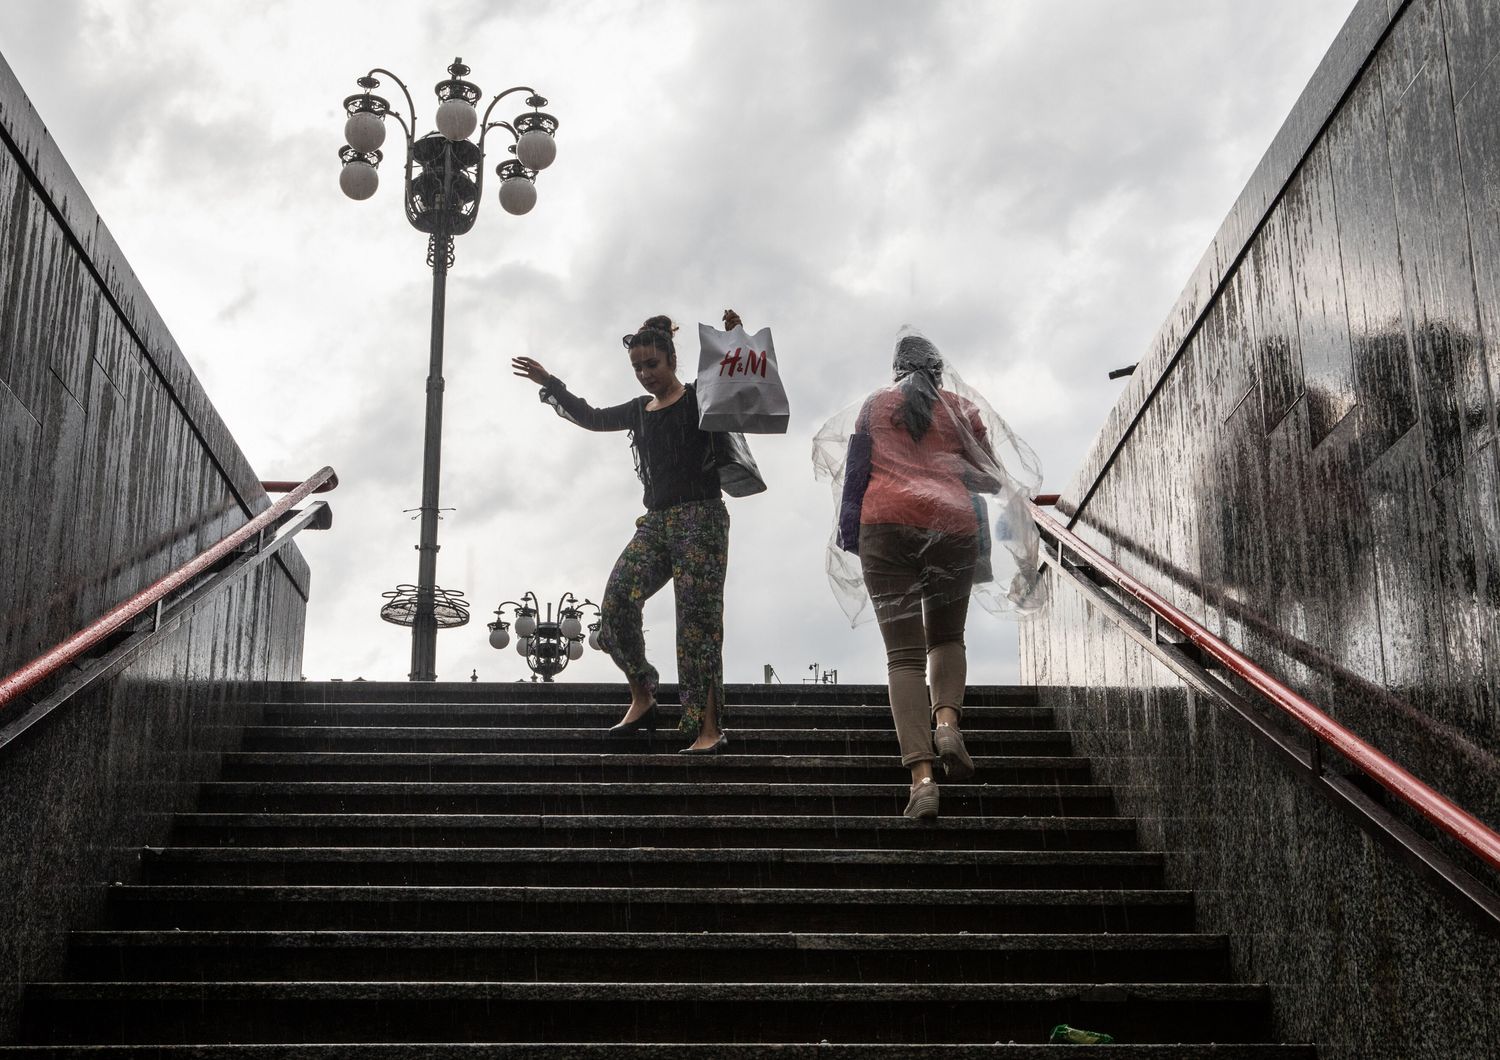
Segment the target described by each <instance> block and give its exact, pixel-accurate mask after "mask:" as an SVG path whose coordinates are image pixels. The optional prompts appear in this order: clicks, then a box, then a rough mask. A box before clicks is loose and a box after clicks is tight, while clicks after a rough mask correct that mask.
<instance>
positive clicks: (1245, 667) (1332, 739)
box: [1027, 497, 1500, 870]
mask: <svg viewBox="0 0 1500 1060" xmlns="http://www.w3.org/2000/svg"><path fill="white" fill-rule="evenodd" d="M1048 499H1049V498H1044V497H1038V498H1037V501H1046V500H1048ZM1051 502H1052V503H1056V500H1055V498H1051ZM1027 507H1029V508H1030V509H1031V516H1032V518H1033V519H1034V520H1036V524H1037V526H1039V527H1041V528H1042V529H1043V530H1045V531H1046V532H1047V533H1048V534H1049V535H1051V536H1052V537H1054V538H1056V539H1057V540H1059V541H1062V542H1065V543H1066V544H1067V546H1068V548H1069V549H1070V550H1071V551H1073V552H1076V553H1077V554H1078V555H1079V556H1080V557H1082V558H1083V559H1084V560H1085V561H1087V563H1088V564H1089V565H1090V566H1091V567H1093V568H1094V570H1096V571H1098V572H1099V573H1100V574H1102V575H1103V576H1104V577H1105V578H1107V579H1109V580H1110V581H1111V582H1113V583H1114V584H1115V585H1117V586H1119V587H1120V588H1121V589H1123V590H1124V591H1125V592H1127V593H1129V594H1130V595H1131V596H1133V597H1135V598H1136V599H1137V600H1139V601H1140V602H1141V603H1143V604H1145V605H1146V606H1147V607H1149V608H1150V609H1151V610H1152V611H1154V612H1156V614H1157V615H1158V616H1159V617H1160V618H1161V619H1162V620H1164V621H1165V622H1166V623H1167V624H1168V625H1171V626H1172V627H1174V628H1175V629H1177V630H1178V632H1180V633H1181V634H1182V635H1183V636H1185V637H1186V638H1187V639H1188V640H1189V641H1191V642H1192V643H1193V644H1195V645H1197V646H1198V648H1199V649H1201V650H1202V651H1203V652H1205V653H1206V654H1208V655H1210V656H1212V657H1213V658H1215V659H1217V660H1218V661H1219V662H1220V663H1222V664H1223V665H1224V667H1225V668H1226V669H1228V670H1229V671H1230V672H1232V673H1234V674H1236V675H1237V676H1239V677H1240V678H1242V679H1244V680H1245V681H1246V682H1247V683H1248V684H1249V685H1250V686H1251V687H1253V688H1254V689H1255V690H1256V691H1257V692H1259V693H1260V694H1261V695H1263V696H1265V697H1266V698H1267V699H1269V700H1270V701H1271V702H1272V703H1275V704H1276V705H1277V706H1278V707H1280V708H1281V709H1282V710H1283V711H1284V712H1286V713H1287V714H1288V715H1290V716H1291V717H1292V718H1294V719H1295V720H1296V721H1297V722H1299V723H1300V724H1301V725H1303V726H1304V727H1305V728H1306V729H1307V730H1308V731H1309V732H1311V733H1312V734H1313V735H1314V736H1315V737H1317V738H1318V740H1320V741H1321V742H1323V743H1325V744H1327V745H1328V746H1329V747H1331V748H1333V749H1334V750H1335V751H1337V752H1338V753H1339V754H1341V755H1343V756H1344V757H1346V758H1348V759H1349V760H1350V761H1351V762H1353V763H1354V764H1355V765H1357V766H1359V768H1360V769H1361V770H1363V771H1364V773H1365V774H1366V775H1367V776H1369V777H1370V778H1371V779H1372V780H1374V781H1375V782H1376V783H1377V784H1379V785H1380V786H1381V787H1383V788H1385V789H1386V790H1387V791H1389V792H1390V793H1391V794H1392V795H1394V796H1396V798H1398V799H1400V800H1401V801H1402V802H1404V803H1406V805H1408V806H1410V807H1411V808H1412V809H1414V810H1416V811H1417V812H1418V813H1420V814H1421V815H1422V816H1423V817H1425V818H1427V819H1428V820H1429V821H1431V822H1432V823H1433V824H1434V825H1436V826H1437V827H1438V828H1439V829H1441V830H1442V831H1443V832H1444V833H1446V834H1447V835H1449V836H1452V837H1453V838H1454V839H1456V840H1458V841H1459V842H1460V843H1462V844H1463V845H1464V846H1465V847H1467V848H1468V849H1469V850H1471V851H1473V852H1474V854H1475V855H1477V856H1478V857H1479V858H1480V859H1481V860H1482V861H1484V863H1485V864H1486V865H1488V866H1490V868H1492V869H1496V870H1500V833H1497V832H1496V831H1495V830H1494V829H1492V828H1491V827H1490V826H1489V825H1487V824H1485V823H1484V822H1483V821H1481V820H1480V819H1479V818H1477V817H1475V816H1474V815H1473V814H1471V813H1469V812H1468V811H1467V810H1465V809H1464V808H1463V807H1461V806H1458V805H1456V804H1455V803H1453V802H1451V801H1450V800H1449V799H1448V798H1446V797H1445V796H1443V795H1442V794H1440V793H1438V792H1437V791H1434V790H1433V789H1432V788H1430V787H1428V786H1427V785H1426V784H1424V783H1423V782H1422V781H1420V780H1418V779H1417V778H1416V777H1414V776H1413V775H1412V774H1411V773H1408V772H1407V771H1406V770H1405V769H1403V768H1401V766H1399V765H1397V764H1396V763H1395V762H1393V761H1392V760H1391V759H1389V758H1387V757H1386V756H1385V755H1384V754H1382V753H1381V752H1380V751H1378V750H1376V749H1375V748H1374V747H1373V746H1371V745H1370V744H1368V743H1366V742H1365V741H1364V740H1363V739H1361V738H1360V737H1359V736H1357V735H1355V734H1354V733H1353V732H1352V731H1350V730H1349V729H1346V728H1345V727H1344V726H1342V725H1340V724H1339V723H1338V722H1337V721H1335V720H1334V719H1333V718H1331V717H1329V716H1328V715H1327V714H1325V713H1323V711H1321V710H1319V709H1318V708H1317V707H1316V706H1315V705H1314V704H1313V703H1312V702H1311V701H1309V700H1307V699H1305V698H1303V697H1302V696H1299V695H1298V694H1297V693H1296V692H1293V691H1292V690H1291V689H1290V688H1288V687H1287V686H1286V685H1284V684H1282V683H1281V682H1280V681H1278V680H1277V679H1276V678H1274V677H1272V676H1271V675H1270V674H1269V673H1267V672H1266V671H1265V670H1263V669H1261V668H1260V667H1259V666H1257V665H1255V663H1253V662H1251V661H1250V659H1248V658H1246V657H1245V656H1244V655H1242V654H1240V653H1239V652H1238V651H1236V650H1235V649H1234V648H1232V647H1230V646H1229V645H1228V644H1226V643H1225V642H1224V641H1222V640H1220V639H1219V638H1218V637H1216V636H1214V635H1213V634H1212V633H1210V632H1209V631H1208V630H1206V629H1204V628H1203V627H1202V626H1200V625H1199V624H1198V623H1197V622H1195V621H1193V619H1192V618H1190V617H1189V616H1188V615H1186V614H1185V613H1183V612H1182V611H1179V610H1178V609H1177V608H1175V607H1173V606H1172V605H1171V604H1169V603H1167V601H1166V600H1164V599H1163V598H1162V597H1160V596H1158V595H1157V594H1156V593H1154V592H1152V591H1151V590H1150V589H1149V588H1147V587H1146V586H1144V585H1142V584H1141V583H1140V582H1138V581H1136V580H1135V579H1134V578H1132V577H1131V576H1130V575H1129V574H1126V573H1125V572H1124V571H1123V570H1121V569H1120V568H1119V567H1117V566H1116V565H1115V564H1114V563H1113V562H1111V561H1110V560H1108V559H1106V558H1105V557H1104V556H1103V555H1101V554H1100V553H1099V552H1097V551H1095V550H1094V549H1093V548H1090V547H1089V546H1088V545H1087V544H1085V543H1084V542H1083V540H1082V539H1081V538H1079V537H1078V535H1077V534H1075V533H1073V532H1072V531H1071V530H1068V529H1067V528H1066V527H1064V526H1063V525H1062V524H1061V523H1059V522H1058V521H1057V520H1055V519H1053V518H1052V517H1051V516H1050V515H1047V514H1045V513H1044V512H1042V510H1041V509H1040V508H1039V507H1038V506H1037V503H1036V501H1028V502H1027Z"/></svg>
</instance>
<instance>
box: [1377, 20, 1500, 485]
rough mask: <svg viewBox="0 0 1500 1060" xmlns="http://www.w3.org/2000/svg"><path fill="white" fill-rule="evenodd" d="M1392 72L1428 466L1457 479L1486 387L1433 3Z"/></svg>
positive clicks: (1395, 157) (1404, 39)
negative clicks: (1455, 475)
mask: <svg viewBox="0 0 1500 1060" xmlns="http://www.w3.org/2000/svg"><path fill="white" fill-rule="evenodd" d="M1390 50H1391V52H1392V54H1393V55H1394V56H1395V57H1396V58H1395V60H1394V61H1392V62H1391V63H1389V64H1387V65H1386V67H1385V69H1384V71H1383V74H1384V76H1385V78H1386V84H1385V99H1386V101H1387V118H1388V122H1389V126H1388V136H1389V139H1390V144H1391V148H1390V157H1391V162H1392V164H1391V170H1392V178H1393V187H1394V189H1395V200H1396V228H1397V233H1398V236H1399V238H1400V242H1401V262H1402V266H1403V270H1402V271H1403V279H1404V297H1403V302H1404V304H1405V305H1406V307H1407V310H1408V319H1409V322H1410V327H1411V341H1412V347H1413V352H1414V354H1415V357H1416V374H1417V378H1418V379H1420V380H1421V382H1422V385H1421V387H1420V388H1419V390H1418V394H1419V403H1420V407H1421V412H1422V421H1423V431H1424V434H1425V436H1426V444H1427V458H1428V460H1429V461H1430V464H1431V467H1432V471H1433V473H1434V474H1436V475H1437V476H1438V477H1440V478H1447V477H1448V476H1450V475H1453V474H1457V473H1459V472H1460V470H1461V468H1462V467H1463V463H1464V450H1465V443H1466V441H1467V440H1468V439H1472V438H1475V437H1484V436H1487V435H1488V429H1487V428H1488V424H1489V421H1490V408H1489V382H1488V380H1487V378H1486V372H1485V367H1484V357H1483V350H1482V347H1481V344H1480V343H1479V341H1478V337H1477V332H1478V320H1477V318H1476V314H1475V308H1474V276H1473V272H1472V270H1471V268H1470V265H1469V260H1470V258H1469V255H1470V249H1469V233H1468V218H1467V215H1466V211H1465V209H1464V187H1463V175H1462V173H1461V172H1460V170H1459V163H1458V134H1457V129H1456V125H1455V121H1454V110H1453V97H1452V94H1451V92H1450V89H1449V81H1448V67H1447V61H1446V58H1445V55H1444V49H1443V38H1442V29H1441V25H1440V20H1439V17H1438V5H1437V2H1436V0H1425V2H1422V3H1413V5H1412V7H1411V11H1410V13H1409V14H1408V15H1407V16H1406V17H1405V18H1403V19H1402V20H1401V22H1400V23H1399V24H1398V25H1397V27H1396V28H1395V30H1394V31H1393V32H1392V34H1391V41H1390Z"/></svg>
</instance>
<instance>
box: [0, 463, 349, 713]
mask: <svg viewBox="0 0 1500 1060" xmlns="http://www.w3.org/2000/svg"><path fill="white" fill-rule="evenodd" d="M328 482H333V483H335V484H336V483H337V482H338V476H337V475H335V474H334V473H333V468H331V467H325V468H323V469H322V470H321V471H319V472H318V473H317V474H315V475H313V476H312V477H311V478H309V479H308V480H307V481H305V482H302V483H300V484H298V485H297V486H296V488H294V489H293V490H292V491H291V492H290V493H288V494H287V495H286V496H285V497H282V498H281V500H279V501H277V502H276V503H275V504H273V505H271V507H269V508H267V509H266V510H265V511H263V512H261V513H260V514H259V515H257V516H256V517H255V518H253V519H251V520H250V521H249V522H248V523H246V524H245V525H244V526H242V527H240V528H239V529H238V530H236V531H234V532H233V533H231V534H229V535H228V536H227V537H225V538H224V539H223V540H221V541H220V542H219V543H218V544H217V545H214V546H212V547H211V548H208V549H206V550H205V551H203V552H200V553H198V555H196V556H194V557H193V558H192V559H190V560H188V561H187V562H186V563H184V564H183V565H182V566H180V567H178V568H177V569H176V570H174V571H173V572H172V573H171V574H168V575H165V576H164V577H162V578H158V579H157V580H156V581H154V582H152V583H151V584H150V585H149V586H147V587H146V588H145V589H142V590H141V591H140V592H138V593H136V594H135V595H134V596H132V597H131V598H130V599H128V600H126V601H125V602H124V603H122V604H120V605H118V606H116V607H114V608H111V609H110V610H109V611H107V612H105V613H104V614H103V615H101V616H100V617H99V618H97V619H95V620H94V621H93V622H91V623H89V625H87V626H85V627H84V628H83V629H81V630H79V631H78V632H77V633H75V634H73V635H72V636H71V637H69V638H68V639H67V640H65V641H63V642H62V643H61V644H58V645H57V646H56V647H54V648H52V649H51V650H50V651H47V652H44V653H42V654H41V655H38V656H37V657H36V658H35V659H32V660H31V661H30V662H29V663H27V664H26V665H25V666H23V667H21V668H20V669H19V670H17V671H15V672H14V673H12V674H9V675H7V676H6V677H5V679H4V680H0V710H3V709H4V708H5V707H6V706H8V705H9V704H10V703H11V702H12V701H13V700H15V699H16V698H17V697H18V696H20V695H21V694H22V693H24V692H26V691H27V690H28V689H30V688H33V687H34V686H35V685H36V684H37V683H38V682H40V681H42V680H45V679H46V678H47V677H48V676H50V675H51V674H54V673H56V672H57V671H58V670H60V669H61V668H62V667H64V666H66V665H68V663H70V662H72V661H73V660H74V659H76V658H78V657H79V656H80V655H82V654H83V653H84V652H86V651H88V650H89V649H90V648H92V647H94V646H95V645H97V644H98V643H99V642H100V641H102V640H104V639H105V638H106V637H108V636H109V635H110V634H112V633H114V632H115V631H117V630H118V629H120V627H121V626H124V625H125V624H126V623H127V622H130V621H131V620H132V619H134V618H135V617H136V616H138V615H140V614H142V613H143V612H145V611H146V610H147V609H148V608H151V607H154V606H156V604H157V603H159V602H160V601H162V600H164V599H166V597H167V596H168V595H170V594H171V593H173V592H175V591H176V590H178V589H180V588H182V587H183V586H184V585H186V584H187V583H188V582H189V581H190V580H192V579H193V578H195V577H197V576H198V575H199V574H201V573H203V572H204V571H205V570H207V569H208V568H209V567H211V566H213V565H214V564H215V563H217V562H218V561H219V560H221V559H223V558H224V557H225V556H227V555H228V554H229V553H231V552H233V551H234V550H235V549H237V548H239V547H240V545H242V544H244V543H245V542H246V541H248V540H249V539H250V538H251V537H252V536H254V535H255V534H258V533H260V532H261V531H262V530H264V529H265V528H266V527H268V526H270V525H271V524H272V523H274V522H275V521H276V520H277V519H280V518H281V517H282V516H283V515H285V514H286V513H287V512H288V511H290V510H291V509H292V507H293V506H294V505H296V504H297V503H299V502H300V501H303V500H305V499H306V498H307V496H308V495H309V494H311V493H315V492H318V488H319V487H320V486H323V485H324V484H325V483H328ZM328 488H330V489H331V488H332V487H331V486H330V487H328Z"/></svg>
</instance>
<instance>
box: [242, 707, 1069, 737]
mask: <svg viewBox="0 0 1500 1060" xmlns="http://www.w3.org/2000/svg"><path fill="white" fill-rule="evenodd" d="M621 713H622V711H621V706H620V704H619V703H618V702H607V703H501V704H496V703H483V702H479V703H444V704H442V705H441V706H423V705H419V704H411V703H273V704H268V705H267V707H266V710H265V714H264V721H265V724H267V725H273V726H282V725H315V726H333V727H339V726H370V725H376V726H412V725H414V726H421V727H424V728H425V727H439V728H447V727H455V726H459V727H461V726H480V727H486V726H487V727H492V728H588V729H601V728H608V727H609V726H610V725H613V724H614V723H615V722H616V721H618V720H619V718H620V714H621ZM679 714H680V712H679V711H678V710H677V709H676V708H675V707H673V708H658V710H657V717H658V719H659V720H658V722H657V727H658V730H659V731H660V732H661V733H663V734H670V733H671V732H672V731H673V730H675V729H676V728H677V720H678V717H679ZM965 722H966V725H965V727H966V728H967V729H968V730H970V731H982V730H985V729H1050V728H1052V727H1053V716H1052V711H1051V710H1050V709H1048V708H1046V707H1039V706H1033V705H1025V704H1020V705H1009V706H990V707H983V708H979V709H975V710H973V711H970V712H969V715H968V717H967V718H966V719H965ZM729 724H730V727H732V728H734V729H735V730H736V731H753V730H757V729H788V728H792V729H839V730H844V729H875V730H879V731H880V732H881V733H884V734H889V733H890V731H891V710H890V707H889V706H888V705H886V704H876V705H844V706H821V705H816V704H800V705H799V704H776V705H766V706H758V707H754V708H752V709H748V710H746V711H744V712H743V713H736V714H735V715H734V716H733V717H732V718H731V720H730V723H729Z"/></svg>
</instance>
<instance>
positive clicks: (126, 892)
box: [107, 883, 1193, 907]
mask: <svg viewBox="0 0 1500 1060" xmlns="http://www.w3.org/2000/svg"><path fill="white" fill-rule="evenodd" d="M107 893H108V894H109V896H110V897H111V898H112V899H113V900H115V901H125V902H164V901H173V902H185V901H220V902H223V901H240V902H250V901H263V902H264V901H270V902H276V901H295V902H311V901H315V900H324V901H368V902H392V901H406V902H413V901H415V902H434V903H436V902H473V901H478V900H484V901H491V902H496V901H499V902H503V901H526V902H531V903H533V904H537V905H542V904H562V903H587V904H628V905H635V906H639V905H646V904H658V905H693V904H703V903H705V902H712V903H714V904H717V905H720V906H730V905H768V904H769V905H783V906H789V905H823V904H840V905H912V904H939V903H940V904H942V905H945V906H955V905H980V906H983V905H990V906H993V905H1012V906H1016V905H1021V906H1084V907H1094V906H1108V907H1119V906H1122V905H1137V906H1140V905H1145V906H1153V905H1154V906H1181V905H1191V904H1192V902H1193V892H1192V891H1187V890H1175V889H1171V888H1165V887H1162V888H1146V887H1120V888H1083V887H1062V888H1036V887H1017V888H1000V887H964V888H953V889H939V888H930V887H554V886H541V885H534V886H513V887H507V886H474V885H465V884H455V885H452V886H434V885H431V884H353V885H350V884H324V883H284V884H283V883H265V884H257V883H244V884H241V883H199V884H191V883H190V884H175V883H169V884H114V885H111V886H110V887H109V888H107Z"/></svg>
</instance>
